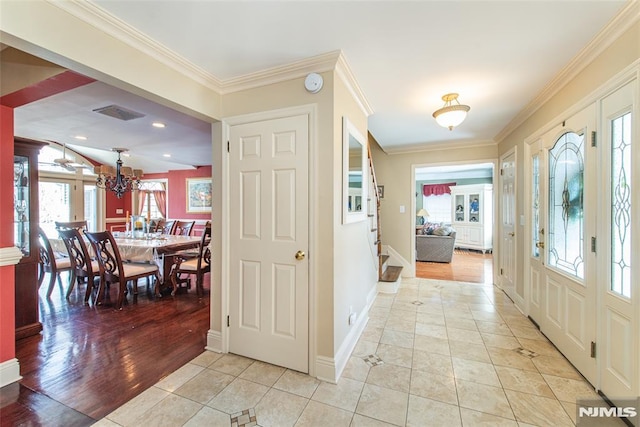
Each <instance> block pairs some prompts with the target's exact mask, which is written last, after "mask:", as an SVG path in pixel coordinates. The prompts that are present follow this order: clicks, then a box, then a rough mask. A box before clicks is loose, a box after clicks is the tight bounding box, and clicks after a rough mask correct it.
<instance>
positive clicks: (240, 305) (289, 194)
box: [228, 115, 309, 372]
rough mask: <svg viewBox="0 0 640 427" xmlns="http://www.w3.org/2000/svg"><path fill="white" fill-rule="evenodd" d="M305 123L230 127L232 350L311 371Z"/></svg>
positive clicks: (301, 120) (294, 119)
mask: <svg viewBox="0 0 640 427" xmlns="http://www.w3.org/2000/svg"><path fill="white" fill-rule="evenodd" d="M308 146H309V135H308V118H307V116H306V115H301V116H295V117H288V118H281V119H274V120H267V121H260V122H255V123H248V124H241V125H236V126H232V127H231V128H230V141H229V178H230V186H229V188H230V196H229V203H230V205H229V211H230V212H231V215H230V233H229V235H230V237H229V245H230V256H229V263H230V272H229V280H230V283H229V321H228V325H229V351H230V352H232V353H236V354H240V355H243V356H247V357H251V358H254V359H258V360H262V361H265V362H268V363H272V364H274V365H279V366H284V367H287V368H291V369H295V370H297V371H301V372H308V371H309V363H308V360H309V357H308V348H309V338H308V337H309V331H308V324H309V323H308V322H309V321H308V318H309V316H308V311H309V309H308V305H309V291H308V269H309V268H308V260H307V257H306V253H307V252H308V236H309V233H308V190H309V188H308V148H309V147H308Z"/></svg>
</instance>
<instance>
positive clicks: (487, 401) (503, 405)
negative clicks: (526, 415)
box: [456, 379, 515, 420]
mask: <svg viewBox="0 0 640 427" xmlns="http://www.w3.org/2000/svg"><path fill="white" fill-rule="evenodd" d="M456 388H457V390H458V400H459V401H460V407H462V408H468V409H474V410H476V411H480V412H485V413H487V414H491V415H497V416H498V417H502V418H508V419H510V420H515V417H514V415H513V412H512V411H511V407H510V406H509V401H507V397H506V395H505V394H504V391H503V390H502V388H501V387H493V386H490V385H485V384H479V383H474V382H471V381H464V380H458V379H456Z"/></svg>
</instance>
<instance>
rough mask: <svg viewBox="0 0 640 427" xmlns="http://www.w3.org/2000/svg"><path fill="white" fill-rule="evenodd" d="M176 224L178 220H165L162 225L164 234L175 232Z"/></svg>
mask: <svg viewBox="0 0 640 427" xmlns="http://www.w3.org/2000/svg"><path fill="white" fill-rule="evenodd" d="M175 225H176V221H175V220H173V221H165V222H164V224H163V225H162V234H173V229H174V227H175Z"/></svg>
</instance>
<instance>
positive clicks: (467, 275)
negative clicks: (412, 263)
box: [416, 249, 493, 284]
mask: <svg viewBox="0 0 640 427" xmlns="http://www.w3.org/2000/svg"><path fill="white" fill-rule="evenodd" d="M492 263H493V255H492V254H489V253H487V254H483V253H482V252H476V251H471V250H465V249H456V250H455V251H454V253H453V259H452V260H451V263H442V262H424V261H416V277H419V278H422V279H440V280H456V281H460V282H472V283H485V284H491V283H493V264H492Z"/></svg>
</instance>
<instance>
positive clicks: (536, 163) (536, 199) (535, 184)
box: [531, 154, 540, 258]
mask: <svg viewBox="0 0 640 427" xmlns="http://www.w3.org/2000/svg"><path fill="white" fill-rule="evenodd" d="M531 193H532V194H531V201H532V203H531V218H532V219H533V224H532V227H531V255H532V256H534V257H535V258H538V257H539V256H540V248H539V247H538V246H539V243H540V157H539V156H538V155H537V154H536V155H535V156H533V158H532V159H531Z"/></svg>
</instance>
